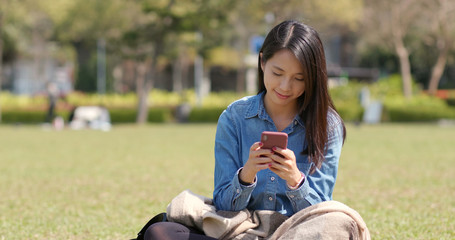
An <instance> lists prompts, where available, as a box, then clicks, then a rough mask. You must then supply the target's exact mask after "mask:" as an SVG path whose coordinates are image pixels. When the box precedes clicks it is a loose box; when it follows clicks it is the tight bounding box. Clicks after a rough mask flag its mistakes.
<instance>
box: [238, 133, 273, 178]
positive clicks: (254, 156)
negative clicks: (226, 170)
mask: <svg viewBox="0 0 455 240" xmlns="http://www.w3.org/2000/svg"><path fill="white" fill-rule="evenodd" d="M261 146H262V143H261V142H256V143H254V144H253V145H251V148H250V155H249V157H248V161H247V162H246V163H245V166H243V169H242V171H240V175H239V177H240V180H242V182H246V183H253V182H254V179H255V178H256V173H257V172H259V171H261V170H264V169H267V168H269V166H271V164H272V159H271V156H272V155H273V154H274V153H273V151H271V150H270V149H262V148H261Z"/></svg>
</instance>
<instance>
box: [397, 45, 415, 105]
mask: <svg viewBox="0 0 455 240" xmlns="http://www.w3.org/2000/svg"><path fill="white" fill-rule="evenodd" d="M395 51H396V52H397V55H398V59H399V61H400V72H401V78H402V80H403V95H404V96H405V97H406V98H411V96H412V77H411V64H410V62H409V52H408V49H406V47H405V46H404V44H403V40H402V39H397V40H396V41H395Z"/></svg>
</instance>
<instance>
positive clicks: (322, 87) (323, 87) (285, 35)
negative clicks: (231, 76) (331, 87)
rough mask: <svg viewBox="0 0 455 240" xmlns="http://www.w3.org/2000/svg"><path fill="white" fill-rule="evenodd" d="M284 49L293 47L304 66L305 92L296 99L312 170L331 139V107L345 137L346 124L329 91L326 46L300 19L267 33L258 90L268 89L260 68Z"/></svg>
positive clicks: (260, 58) (292, 50) (319, 166)
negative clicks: (329, 132) (329, 133)
mask: <svg viewBox="0 0 455 240" xmlns="http://www.w3.org/2000/svg"><path fill="white" fill-rule="evenodd" d="M282 49H288V50H290V51H291V52H292V53H293V54H294V55H295V57H296V58H297V59H298V60H299V61H300V63H301V64H302V67H303V69H304V74H305V75H306V76H305V80H304V81H305V92H304V93H303V94H302V95H301V96H300V97H299V98H298V99H297V102H298V107H299V116H300V117H301V118H302V119H303V121H304V122H305V128H306V135H305V138H306V139H305V140H306V144H305V143H304V144H303V150H302V154H308V158H309V160H310V161H311V162H313V163H314V166H313V168H312V169H311V171H310V173H311V174H312V173H313V172H314V171H315V170H316V169H315V167H317V168H321V165H322V162H323V161H324V153H325V146H326V144H327V142H328V127H329V124H330V123H329V120H330V121H331V118H329V117H328V114H329V112H330V111H332V112H333V113H334V115H335V116H336V117H337V118H339V120H340V122H341V124H342V125H343V141H344V139H345V138H346V128H345V126H344V123H343V120H342V119H341V118H340V117H339V115H338V113H337V111H336V109H335V106H334V104H333V101H332V98H331V97H330V94H329V91H328V85H327V82H328V79H327V67H326V62H325V55H324V47H323V45H322V42H321V39H320V38H319V34H318V33H317V32H316V30H314V29H313V28H312V27H310V26H307V25H305V24H303V23H300V22H297V21H284V22H282V23H280V24H278V25H277V26H275V27H274V28H273V29H272V30H271V31H270V32H269V34H268V35H267V37H266V38H265V40H264V43H263V45H262V48H261V50H260V52H261V53H262V57H261V56H260V57H259V60H258V76H259V92H263V91H267V90H266V88H265V84H264V72H263V71H262V68H261V61H262V63H263V64H265V63H266V62H267V60H269V59H270V58H272V57H273V55H274V54H275V53H276V52H278V51H279V50H282Z"/></svg>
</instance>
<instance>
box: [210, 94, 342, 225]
mask: <svg viewBox="0 0 455 240" xmlns="http://www.w3.org/2000/svg"><path fill="white" fill-rule="evenodd" d="M263 95H264V93H261V94H258V95H255V96H250V97H245V98H242V99H240V100H237V101H235V102H234V103H232V104H231V105H229V106H228V107H227V109H226V110H224V111H223V113H222V114H221V116H220V118H219V120H218V125H217V131H216V139H215V179H214V180H215V188H214V191H213V199H214V203H215V206H216V208H217V209H218V210H226V211H239V210H243V209H245V208H247V209H249V210H274V211H277V212H280V213H281V214H284V215H287V216H291V215H293V214H294V213H296V212H298V211H300V210H301V209H304V208H306V207H308V206H310V205H313V204H316V203H319V202H322V201H327V200H331V199H332V193H333V188H334V185H335V180H336V177H337V171H338V161H339V158H340V154H341V147H342V145H343V126H342V124H341V120H340V118H339V116H338V115H337V114H336V113H335V112H333V111H330V112H329V114H328V120H329V121H328V137H329V140H328V143H327V144H326V150H327V151H326V153H325V160H324V162H323V163H322V167H321V168H320V169H318V168H316V171H315V172H314V173H313V174H311V175H309V171H310V168H311V166H312V165H314V164H313V163H309V162H308V156H307V155H303V154H301V152H302V150H303V146H304V143H305V125H304V123H303V121H302V119H300V117H299V116H298V115H297V116H296V117H295V118H294V121H292V123H291V124H290V125H289V126H287V127H286V128H285V129H284V130H283V132H285V133H287V134H288V149H291V150H292V151H294V154H295V156H296V161H297V167H298V168H299V170H300V171H301V172H302V173H303V174H304V175H305V179H304V182H303V184H302V185H301V186H300V187H299V188H297V189H296V190H291V189H290V188H288V187H287V184H286V181H285V180H283V179H281V178H280V177H279V176H278V175H277V174H275V173H274V172H272V171H271V170H270V169H265V170H261V171H259V172H258V173H257V175H256V181H255V182H254V183H253V184H252V185H248V186H247V185H243V184H241V183H240V182H239V171H240V169H241V168H242V167H243V166H244V165H245V163H246V162H247V160H248V156H249V152H250V147H251V145H253V143H255V142H259V141H260V137H261V133H262V132H263V131H277V129H276V127H275V124H274V123H273V121H272V119H271V118H270V116H269V115H268V114H267V112H266V110H265V107H264V102H263ZM305 145H306V144H305Z"/></svg>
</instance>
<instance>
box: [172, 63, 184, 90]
mask: <svg viewBox="0 0 455 240" xmlns="http://www.w3.org/2000/svg"><path fill="white" fill-rule="evenodd" d="M182 65H183V61H182V57H181V56H180V54H179V56H178V57H177V58H176V59H175V60H174V62H173V63H172V91H173V92H177V93H179V94H180V93H181V92H182V91H183V76H182V72H183V69H182V67H183V66H182Z"/></svg>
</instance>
